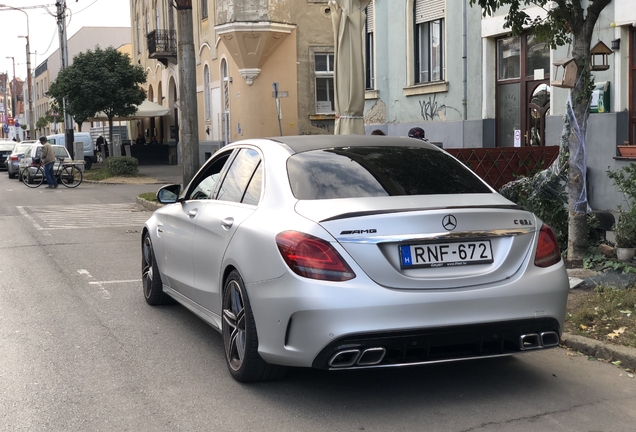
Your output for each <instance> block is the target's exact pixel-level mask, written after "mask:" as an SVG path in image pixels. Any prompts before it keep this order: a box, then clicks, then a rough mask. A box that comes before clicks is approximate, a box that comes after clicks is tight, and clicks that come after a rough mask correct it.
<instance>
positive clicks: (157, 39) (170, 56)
mask: <svg viewBox="0 0 636 432" xmlns="http://www.w3.org/2000/svg"><path fill="white" fill-rule="evenodd" d="M147 38H148V57H149V58H151V59H155V60H159V61H160V62H161V63H163V64H164V65H167V63H168V60H170V61H172V62H173V63H176V62H177V32H176V30H153V31H151V32H150V33H148V35H147Z"/></svg>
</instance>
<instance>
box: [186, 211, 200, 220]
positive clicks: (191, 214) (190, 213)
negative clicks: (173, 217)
mask: <svg viewBox="0 0 636 432" xmlns="http://www.w3.org/2000/svg"><path fill="white" fill-rule="evenodd" d="M197 213H199V209H194V210H190V211H188V217H189V218H190V219H194V217H195V216H196V215H197Z"/></svg>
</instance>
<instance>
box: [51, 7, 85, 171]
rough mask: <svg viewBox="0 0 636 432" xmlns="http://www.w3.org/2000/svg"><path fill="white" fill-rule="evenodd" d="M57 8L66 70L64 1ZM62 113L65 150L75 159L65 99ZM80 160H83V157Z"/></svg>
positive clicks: (73, 138)
mask: <svg viewBox="0 0 636 432" xmlns="http://www.w3.org/2000/svg"><path fill="white" fill-rule="evenodd" d="M55 6H57V27H58V33H59V36H60V64H61V65H62V67H61V68H60V69H61V70H64V69H66V67H67V66H68V45H67V40H66V0H58V1H56V2H55ZM62 112H63V114H64V129H65V132H64V135H65V138H66V149H67V150H68V152H69V153H70V154H71V158H73V159H75V154H74V153H75V150H74V146H73V142H74V141H75V134H74V133H73V121H74V120H73V118H72V117H71V116H70V114H68V113H67V112H66V98H64V99H63V100H62ZM80 156H81V159H84V155H78V157H80Z"/></svg>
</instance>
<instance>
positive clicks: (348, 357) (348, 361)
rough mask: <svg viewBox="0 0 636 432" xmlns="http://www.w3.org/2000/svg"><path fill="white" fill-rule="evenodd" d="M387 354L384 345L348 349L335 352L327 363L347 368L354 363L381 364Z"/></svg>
mask: <svg viewBox="0 0 636 432" xmlns="http://www.w3.org/2000/svg"><path fill="white" fill-rule="evenodd" d="M385 354H386V349H384V348H382V347H374V348H367V349H365V350H363V351H361V350H359V349H347V350H343V351H338V352H337V353H335V354H334V355H333V356H332V357H331V359H330V360H329V362H328V363H327V364H328V365H329V366H330V367H332V368H346V367H351V366H353V365H358V366H373V365H377V364H379V363H380V362H381V361H382V360H383V359H384V355H385Z"/></svg>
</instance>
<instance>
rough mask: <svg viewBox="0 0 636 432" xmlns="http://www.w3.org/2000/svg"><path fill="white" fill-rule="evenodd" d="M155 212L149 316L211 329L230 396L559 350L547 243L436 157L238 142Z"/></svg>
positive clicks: (563, 285) (392, 146) (355, 142)
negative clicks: (175, 308) (286, 380)
mask: <svg viewBox="0 0 636 432" xmlns="http://www.w3.org/2000/svg"><path fill="white" fill-rule="evenodd" d="M157 199H158V201H159V202H160V203H162V204H164V206H163V207H162V208H160V209H159V210H157V211H155V212H154V214H153V215H152V216H151V217H150V219H148V221H147V222H146V224H145V226H144V228H143V230H142V233H141V238H140V240H141V246H142V248H141V249H142V269H141V270H142V272H141V275H142V286H143V294H144V297H145V299H146V302H147V303H148V304H150V305H159V304H166V303H169V302H171V301H173V300H176V301H177V302H179V303H181V304H182V305H184V306H185V307H186V308H188V309H189V310H190V311H192V312H194V313H195V314H196V315H197V316H198V317H200V318H201V319H203V320H204V321H205V322H207V323H208V324H210V325H211V326H212V327H214V328H215V329H216V330H218V331H219V332H220V333H221V335H222V341H223V342H222V343H223V344H224V353H225V360H226V364H227V366H228V369H229V372H230V374H231V375H232V376H233V377H234V378H235V379H236V380H238V381H242V382H250V381H260V380H268V379H275V378H278V377H280V376H282V374H283V373H284V370H285V367H287V366H293V367H313V368H319V369H326V370H346V369H365V368H374V367H396V366H413V365H420V364H425V363H437V362H443V361H456V360H468V359H474V358H488V357H499V356H506V355H512V354H518V353H524V352H529V351H538V350H541V349H545V348H554V347H557V346H558V344H559V340H560V335H561V333H562V331H563V324H564V319H565V310H566V309H565V308H566V301H567V296H568V291H569V283H568V277H567V274H566V271H565V266H564V263H563V260H562V259H561V253H560V251H559V246H558V243H557V241H556V236H555V235H554V232H553V231H552V229H551V228H550V227H549V226H547V225H546V224H544V223H543V222H542V221H541V220H540V219H539V218H538V217H536V216H535V215H534V214H532V213H530V212H528V211H525V210H523V209H521V208H520V207H518V206H517V205H516V204H515V203H513V202H511V201H508V200H507V199H505V198H504V197H503V196H501V195H500V194H498V193H497V192H496V191H495V190H494V189H493V188H491V187H490V186H489V185H487V184H486V183H485V182H484V181H483V180H481V179H480V178H479V177H478V176H477V175H475V174H474V173H473V172H472V171H471V170H469V169H468V168H467V167H466V166H464V165H463V164H462V163H460V162H459V161H457V159H455V158H453V157H452V156H450V155H449V154H448V153H446V152H445V151H444V150H442V149H440V148H438V147H436V146H435V145H433V144H430V143H426V142H423V141H420V140H415V139H412V138H398V137H388V136H373V137H371V136H356V135H336V136H333V135H319V136H299V137H279V138H271V139H253V140H245V141H239V142H236V143H232V144H230V145H228V146H226V147H223V148H222V149H220V150H219V151H217V152H216V153H215V154H214V155H213V156H212V157H211V158H210V159H209V160H208V161H207V162H206V163H205V164H204V165H203V167H202V168H201V169H200V170H199V172H198V173H197V174H196V175H195V177H194V178H193V180H192V181H191V182H190V184H189V185H187V186H186V187H185V189H184V190H183V191H182V190H181V186H180V185H168V186H164V187H162V188H161V189H159V191H158V192H157ZM536 358H537V359H538V357H536Z"/></svg>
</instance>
